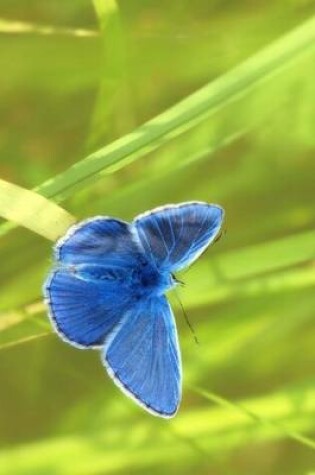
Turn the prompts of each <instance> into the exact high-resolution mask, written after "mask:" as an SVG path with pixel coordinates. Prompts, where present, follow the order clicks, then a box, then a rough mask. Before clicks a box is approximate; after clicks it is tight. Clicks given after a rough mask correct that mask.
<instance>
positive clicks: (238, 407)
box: [190, 386, 315, 450]
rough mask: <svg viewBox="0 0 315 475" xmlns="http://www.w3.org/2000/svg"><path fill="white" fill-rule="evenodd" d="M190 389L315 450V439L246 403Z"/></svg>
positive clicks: (195, 388)
mask: <svg viewBox="0 0 315 475" xmlns="http://www.w3.org/2000/svg"><path fill="white" fill-rule="evenodd" d="M190 389H192V390H193V391H195V392H196V393H197V394H200V395H201V396H202V397H204V398H205V399H207V400H208V401H211V402H214V403H215V404H218V405H219V406H221V407H223V408H227V409H231V410H233V411H237V412H240V413H241V414H245V416H246V417H248V418H249V419H251V420H252V421H253V422H254V423H255V422H256V423H258V424H263V425H271V426H275V427H276V428H278V429H280V430H281V431H282V432H283V435H284V436H286V437H289V438H291V439H293V440H295V441H296V442H298V443H300V444H302V445H305V446H306V447H309V448H311V449H313V450H315V441H314V440H313V439H310V438H309V437H306V436H305V435H303V434H300V433H299V432H297V431H291V430H289V429H288V428H287V427H286V426H285V425H283V424H281V423H280V422H277V421H273V420H269V419H268V418H266V417H264V416H262V415H260V414H257V413H256V412H253V410H252V409H249V408H248V407H247V406H246V403H245V405H244V403H241V402H234V401H232V400H231V401H230V400H228V399H226V398H224V397H222V396H220V395H217V394H214V393H212V392H210V391H207V390H205V389H203V388H199V387H196V386H191V387H190Z"/></svg>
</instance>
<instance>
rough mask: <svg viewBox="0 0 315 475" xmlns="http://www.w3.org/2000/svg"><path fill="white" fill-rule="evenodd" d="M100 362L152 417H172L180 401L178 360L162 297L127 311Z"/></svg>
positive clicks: (171, 323)
mask: <svg viewBox="0 0 315 475" xmlns="http://www.w3.org/2000/svg"><path fill="white" fill-rule="evenodd" d="M103 362H104V364H105V366H106V368H107V370H108V372H109V374H110V376H112V378H113V379H114V381H115V382H116V384H117V385H118V386H119V387H120V388H121V389H122V390H123V391H124V392H126V393H127V394H128V395H129V396H130V397H132V398H133V399H134V400H136V401H137V402H138V404H140V405H142V406H144V407H145V408H146V409H147V410H149V411H150V412H151V413H153V414H155V415H158V416H162V417H172V416H173V415H174V414H175V413H176V411H177V408H178V405H179V402H180V399H181V357H180V350H179V346H178V341H177V332H176V327H175V322H174V317H173V314H172V310H171V308H170V306H169V303H168V302H167V300H166V298H165V297H164V296H161V297H154V298H151V299H150V300H147V301H144V302H141V304H138V305H137V306H136V307H135V308H134V309H130V310H129V311H128V312H127V313H126V315H125V316H124V318H123V320H122V323H121V324H120V325H119V326H118V327H117V329H116V330H114V332H113V334H112V335H111V336H110V337H109V339H108V341H107V342H106V344H105V348H104V352H103Z"/></svg>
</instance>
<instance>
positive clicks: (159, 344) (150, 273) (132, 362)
mask: <svg viewBox="0 0 315 475" xmlns="http://www.w3.org/2000/svg"><path fill="white" fill-rule="evenodd" d="M223 217H224V211H223V209H222V208H221V207H220V206H217V205H210V204H207V203H201V202H187V203H182V204H179V205H168V206H163V207H160V208H156V209H154V210H152V211H149V212H147V213H144V214H141V215H140V216H137V217H136V218H135V219H134V221H133V222H132V223H127V222H125V221H121V220H119V219H115V218H111V217H103V216H97V217H94V218H91V219H88V220H86V221H82V222H81V223H79V224H77V225H75V226H72V227H71V228H70V229H69V231H68V232H67V233H66V235H65V236H64V237H63V238H61V239H59V241H58V242H57V244H56V245H55V248H54V256H55V260H56V265H55V267H54V268H53V270H52V271H51V273H50V274H49V276H48V278H47V280H46V282H45V284H44V296H45V302H46V303H47V305H48V309H49V317H50V320H51V323H52V326H53V328H54V330H55V331H56V332H57V333H58V335H59V336H60V337H61V338H62V339H63V340H64V341H66V342H67V343H70V344H71V345H73V346H75V347H77V348H94V349H96V348H97V349H100V350H101V353H102V362H103V364H104V366H105V367H106V369H107V372H108V374H109V375H110V376H111V377H112V378H113V380H114V382H115V383H116V384H117V386H119V388H120V389H121V390H122V391H124V392H125V393H126V394H127V395H128V396H129V397H131V398H132V399H134V400H135V401H136V402H137V403H138V404H139V405H140V406H142V407H144V408H145V409H146V410H147V411H149V412H150V413H152V414H154V415H156V416H161V417H166V418H167V417H172V416H174V415H175V413H176V412H177V409H178V406H179V403H180V400H181V391H182V389H181V388H182V369H181V356H180V349H179V344H178V339H177V331H176V326H175V321H174V317H173V313H172V310H171V307H170V305H169V303H168V301H167V299H166V297H165V293H166V292H167V291H168V290H170V289H172V288H173V287H174V286H176V285H177V283H178V282H177V281H176V278H175V277H174V273H175V272H177V271H180V270H181V269H183V268H185V267H186V266H188V265H190V264H191V263H192V262H194V261H195V260H196V259H197V258H198V257H199V256H200V254H201V253H202V252H203V251H204V250H205V249H206V247H207V246H209V244H210V243H211V242H213V241H214V240H215V238H216V237H217V236H218V235H219V233H220V229H221V226H222V222H223Z"/></svg>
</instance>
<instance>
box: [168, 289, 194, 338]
mask: <svg viewBox="0 0 315 475" xmlns="http://www.w3.org/2000/svg"><path fill="white" fill-rule="evenodd" d="M174 290H175V295H176V299H177V301H178V302H179V305H180V307H181V309H182V312H183V315H184V318H185V320H186V323H187V325H188V327H189V329H190V331H191V333H192V335H193V337H194V340H195V343H196V344H197V345H200V343H199V340H198V338H197V335H196V332H195V329H194V327H193V326H192V324H191V323H190V321H189V318H188V315H187V313H186V311H185V309H184V306H183V304H182V301H181V299H180V298H179V295H178V293H177V292H176V289H174Z"/></svg>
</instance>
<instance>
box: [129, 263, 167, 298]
mask: <svg viewBox="0 0 315 475" xmlns="http://www.w3.org/2000/svg"><path fill="white" fill-rule="evenodd" d="M174 285H176V282H175V281H174V279H173V277H172V275H171V274H170V273H169V272H165V271H164V272H162V271H160V270H158V269H157V268H156V267H154V266H153V265H151V264H150V263H146V264H143V265H142V266H140V267H139V268H137V269H135V270H134V271H133V272H132V286H133V288H134V289H135V290H136V292H137V294H138V295H139V297H151V296H158V295H163V294H165V292H167V291H168V290H170V289H171V288H172V287H173V286H174Z"/></svg>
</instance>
